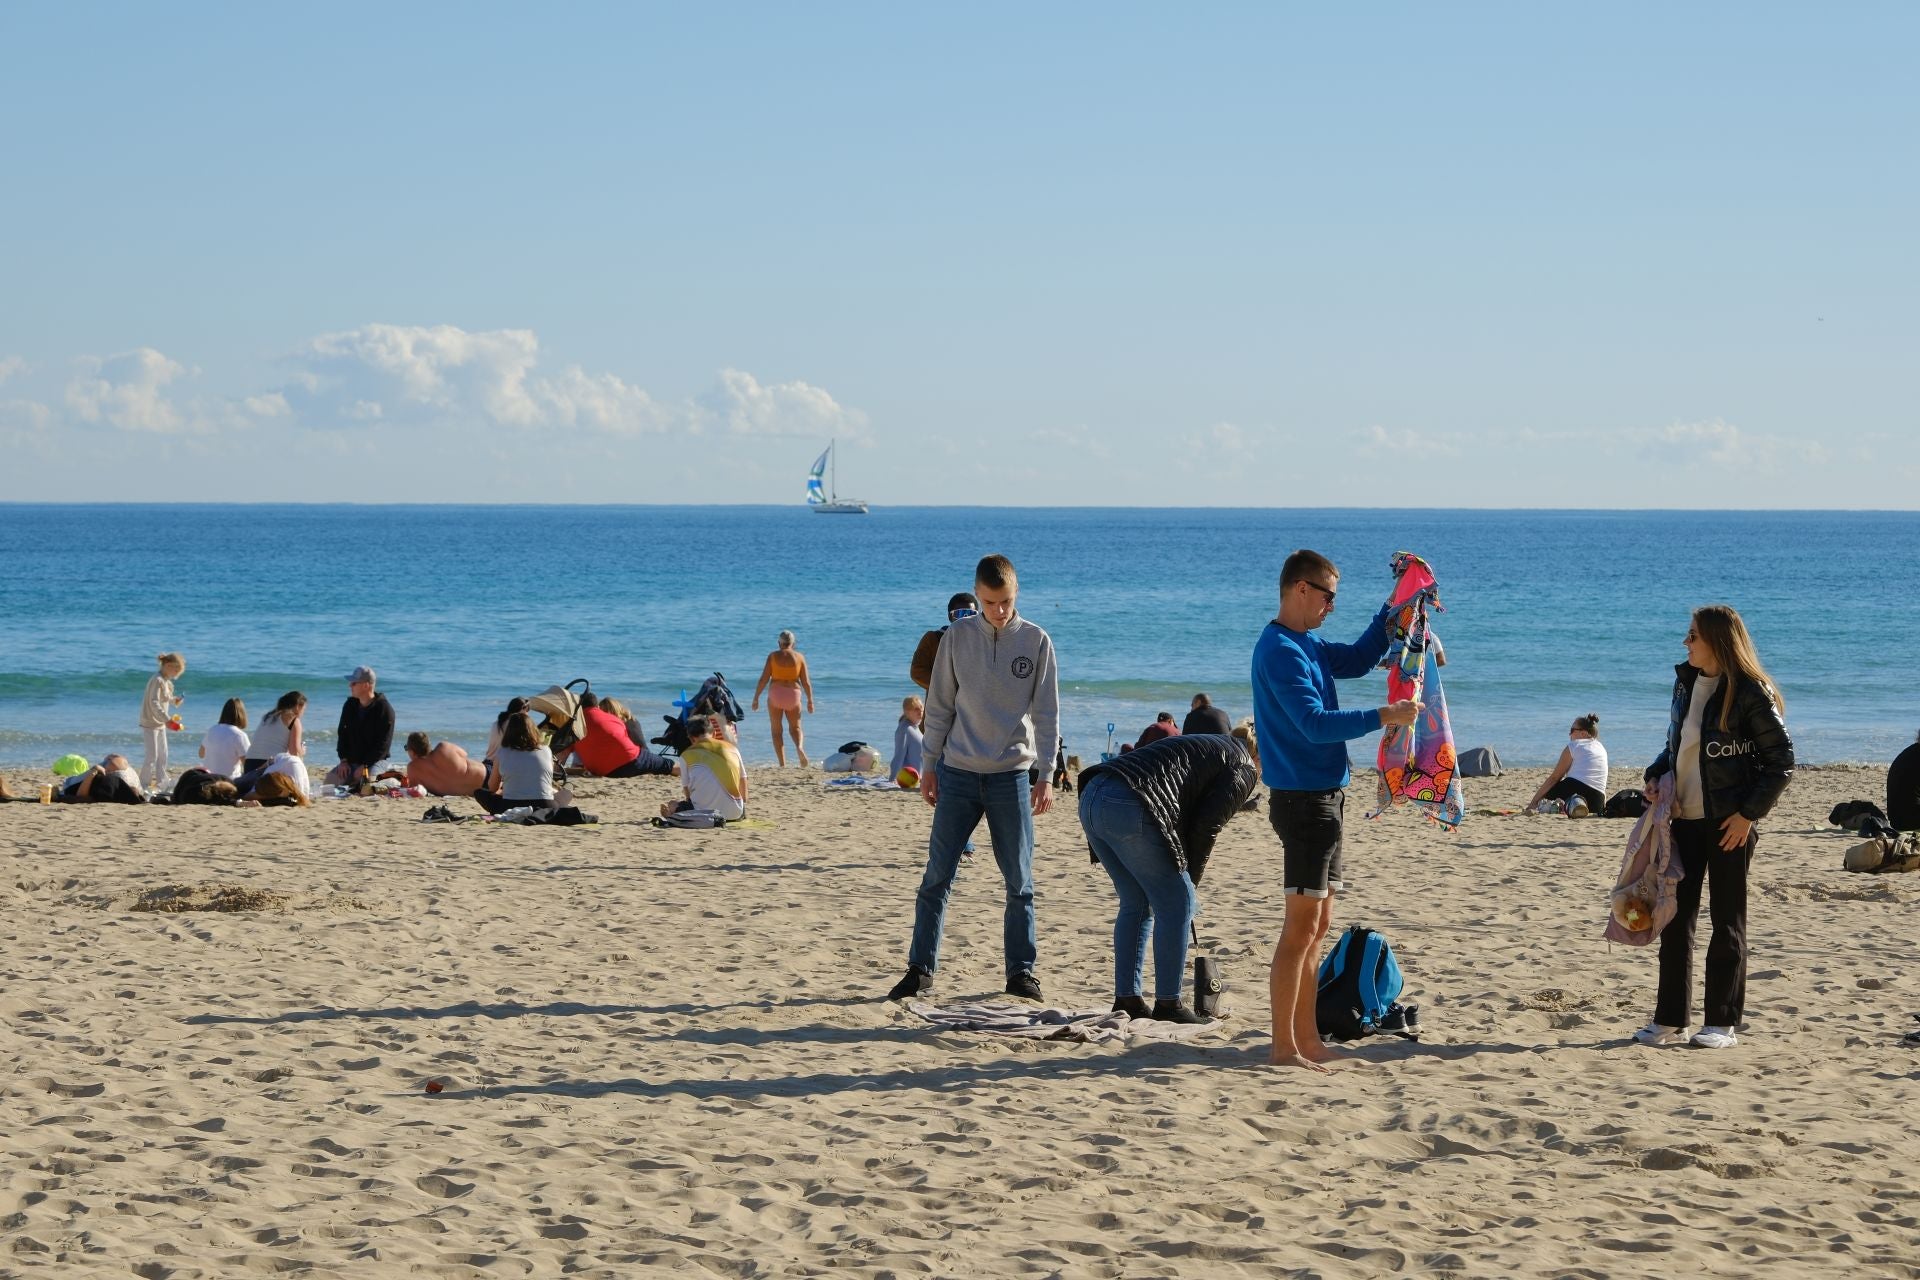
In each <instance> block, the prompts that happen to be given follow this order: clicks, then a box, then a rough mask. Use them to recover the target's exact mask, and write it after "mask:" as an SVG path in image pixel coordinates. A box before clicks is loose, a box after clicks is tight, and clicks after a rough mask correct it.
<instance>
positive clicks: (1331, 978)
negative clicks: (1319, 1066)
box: [1314, 924, 1419, 1040]
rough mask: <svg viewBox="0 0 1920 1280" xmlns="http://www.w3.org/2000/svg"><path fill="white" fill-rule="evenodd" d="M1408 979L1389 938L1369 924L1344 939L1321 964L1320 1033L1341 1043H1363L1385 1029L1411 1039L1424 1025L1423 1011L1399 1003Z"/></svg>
mask: <svg viewBox="0 0 1920 1280" xmlns="http://www.w3.org/2000/svg"><path fill="white" fill-rule="evenodd" d="M1403 985H1404V979H1402V977H1401V976H1400V962H1399V961H1397V960H1395V959H1394V958H1393V947H1392V946H1391V945H1390V944H1389V943H1388V942H1387V940H1386V938H1384V937H1382V936H1381V935H1380V934H1378V933H1375V932H1374V931H1373V930H1372V929H1369V928H1367V927H1366V926H1365V925H1363V924H1356V925H1354V926H1352V927H1351V928H1349V929H1348V930H1347V931H1346V932H1345V933H1343V934H1341V935H1340V941H1338V942H1336V943H1334V944H1333V950H1331V951H1329V952H1327V958H1326V959H1325V960H1322V961H1321V962H1320V980H1319V992H1318V995H1317V997H1316V999H1315V1001H1314V1020H1315V1021H1316V1022H1317V1023H1318V1024H1319V1027H1320V1034H1321V1035H1323V1036H1331V1037H1333V1038H1334V1039H1335V1040H1358V1039H1360V1038H1362V1037H1363V1036H1370V1035H1373V1034H1375V1033H1377V1032H1381V1031H1393V1032H1397V1033H1399V1034H1400V1035H1404V1036H1407V1037H1408V1038H1409V1039H1411V1038H1412V1036H1413V1035H1414V1034H1415V1029H1416V1028H1417V1026H1418V1021H1417V1019H1418V1016H1419V1015H1418V1012H1417V1011H1416V1010H1413V1009H1409V1008H1406V1007H1403V1006H1401V1005H1398V1004H1396V1003H1395V1001H1397V1000H1398V999H1399V998H1400V990H1401V987H1402V986H1403Z"/></svg>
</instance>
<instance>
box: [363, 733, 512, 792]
mask: <svg viewBox="0 0 1920 1280" xmlns="http://www.w3.org/2000/svg"><path fill="white" fill-rule="evenodd" d="M405 750H406V753H407V767H406V768H404V769H389V770H387V771H386V772H385V773H383V774H381V775H380V776H381V777H382V778H395V779H398V780H399V781H401V782H404V783H406V784H407V785H408V786H410V787H425V788H426V789H427V794H428V795H430V796H470V795H472V794H473V793H474V792H476V791H478V790H480V788H482V787H484V786H486V785H487V780H488V779H489V778H490V777H491V776H492V773H493V767H492V764H491V762H486V763H483V762H481V761H479V760H475V759H474V758H473V757H472V756H469V755H468V754H467V753H466V750H465V748H462V747H459V746H456V745H455V744H453V743H451V742H442V743H440V744H439V745H437V746H429V745H428V740H427V735H426V734H424V733H422V732H420V731H419V730H418V729H416V730H414V731H413V732H412V733H410V734H408V735H407V741H406V745H405Z"/></svg>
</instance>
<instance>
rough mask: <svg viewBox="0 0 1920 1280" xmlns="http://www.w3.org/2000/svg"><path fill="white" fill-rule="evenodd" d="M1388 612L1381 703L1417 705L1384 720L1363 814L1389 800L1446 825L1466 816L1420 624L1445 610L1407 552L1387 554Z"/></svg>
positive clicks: (1433, 641)
mask: <svg viewBox="0 0 1920 1280" xmlns="http://www.w3.org/2000/svg"><path fill="white" fill-rule="evenodd" d="M1392 567H1393V574H1394V584H1393V595H1392V596H1390V597H1388V600H1387V603H1388V604H1389V605H1390V606H1391V607H1392V608H1393V610H1394V613H1393V616H1392V617H1391V618H1389V619H1388V621H1387V636H1388V638H1389V639H1390V640H1391V642H1392V643H1391V645H1390V646H1389V647H1388V649H1387V656H1386V658H1385V659H1384V660H1383V661H1382V662H1381V664H1380V665H1381V666H1383V667H1385V668H1386V669H1387V701H1388V702H1399V701H1401V700H1402V699H1406V698H1412V699H1414V700H1416V701H1418V702H1420V703H1422V704H1423V705H1422V707H1421V710H1420V715H1419V717H1418V718H1417V719H1416V720H1415V721H1414V722H1413V723H1412V724H1411V725H1404V726H1403V725H1391V726H1389V727H1387V728H1386V729H1385V730H1383V731H1382V732H1381V735H1380V794H1379V796H1378V799H1377V801H1376V804H1375V807H1374V810H1373V812H1372V813H1370V814H1368V815H1367V816H1368V817H1369V818H1377V817H1379V816H1380V815H1381V814H1383V813H1385V812H1386V811H1387V810H1388V809H1390V808H1392V807H1393V806H1394V805H1396V804H1411V805H1412V806H1413V807H1414V808H1416V809H1418V810H1420V812H1422V813H1424V814H1426V815H1427V816H1428V817H1429V818H1432V819H1433V820H1434V821H1435V822H1438V823H1439V824H1440V825H1441V826H1443V827H1446V828H1447V829H1448V830H1449V831H1451V830H1452V829H1453V828H1455V827H1457V826H1459V825H1460V819H1461V818H1463V817H1465V816H1466V811H1467V810H1466V796H1465V795H1464V794H1463V793H1462V791H1461V789H1460V775H1459V774H1458V773H1457V772H1455V770H1454V750H1453V725H1452V723H1451V722H1450V721H1449V720H1448V719H1447V696H1446V694H1445V693H1443V692H1441V689H1440V671H1439V668H1438V667H1437V666H1436V667H1435V668H1434V669H1433V670H1432V671H1429V670H1427V651H1428V649H1429V648H1430V647H1432V646H1435V645H1438V644H1439V638H1438V637H1437V636H1435V635H1434V634H1433V633H1432V631H1431V630H1429V629H1428V626H1427V614H1428V613H1429V612H1436V613H1438V612H1445V610H1443V609H1442V608H1441V605H1440V588H1439V586H1438V584H1436V583H1435V582H1434V578H1433V570H1432V569H1431V568H1429V567H1428V565H1427V562H1426V561H1425V560H1422V559H1421V558H1420V557H1419V556H1416V555H1414V554H1413V553H1412V552H1410V551H1402V552H1399V553H1397V554H1396V555H1395V556H1394V557H1393V564H1392Z"/></svg>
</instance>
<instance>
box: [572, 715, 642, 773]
mask: <svg viewBox="0 0 1920 1280" xmlns="http://www.w3.org/2000/svg"><path fill="white" fill-rule="evenodd" d="M580 715H581V717H582V718H583V719H585V721H586V722H587V732H586V733H585V735H583V736H582V737H581V739H580V741H579V742H577V743H575V744H574V748H573V753H574V754H575V755H576V756H578V757H580V767H581V768H583V769H585V770H586V771H587V772H588V773H591V774H596V775H598V776H600V777H602V778H604V777H606V776H607V775H608V774H610V773H612V772H613V771H614V770H615V769H618V768H619V767H620V766H621V765H623V764H626V763H628V762H629V761H631V760H633V759H634V758H635V757H637V756H638V755H639V754H640V748H639V747H637V746H635V745H634V742H633V739H632V738H629V737H628V736H627V726H626V724H625V722H623V721H622V720H621V719H620V717H619V716H616V715H614V714H613V713H612V712H611V711H602V710H601V709H600V708H598V707H588V708H587V709H586V710H584V711H582V712H581V713H580Z"/></svg>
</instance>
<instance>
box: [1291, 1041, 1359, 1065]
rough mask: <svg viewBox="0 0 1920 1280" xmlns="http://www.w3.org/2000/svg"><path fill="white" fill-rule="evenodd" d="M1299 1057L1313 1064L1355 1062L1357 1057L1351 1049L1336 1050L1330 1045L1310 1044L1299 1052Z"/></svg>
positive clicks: (1357, 1059)
mask: <svg viewBox="0 0 1920 1280" xmlns="http://www.w3.org/2000/svg"><path fill="white" fill-rule="evenodd" d="M1300 1056H1301V1057H1303V1058H1310V1059H1312V1060H1313V1061H1315V1062H1357V1061H1359V1060H1360V1058H1359V1055H1357V1054H1355V1053H1354V1052H1353V1051H1352V1050H1351V1049H1336V1048H1334V1047H1333V1046H1332V1045H1325V1044H1311V1045H1308V1046H1307V1047H1306V1048H1305V1049H1302V1050H1301V1051H1300Z"/></svg>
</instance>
